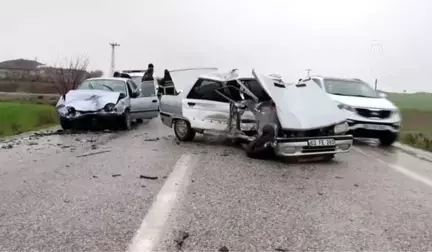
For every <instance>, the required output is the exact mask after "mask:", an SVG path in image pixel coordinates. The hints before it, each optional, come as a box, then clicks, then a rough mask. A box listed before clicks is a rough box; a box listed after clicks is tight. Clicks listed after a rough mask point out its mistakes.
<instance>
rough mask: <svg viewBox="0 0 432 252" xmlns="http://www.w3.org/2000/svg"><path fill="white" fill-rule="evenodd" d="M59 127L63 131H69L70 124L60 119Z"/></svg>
mask: <svg viewBox="0 0 432 252" xmlns="http://www.w3.org/2000/svg"><path fill="white" fill-rule="evenodd" d="M60 126H61V127H62V129H63V130H68V129H71V123H70V122H69V121H68V120H67V119H63V118H60Z"/></svg>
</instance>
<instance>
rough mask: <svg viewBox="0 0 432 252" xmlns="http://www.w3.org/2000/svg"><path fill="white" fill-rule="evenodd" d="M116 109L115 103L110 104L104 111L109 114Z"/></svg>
mask: <svg viewBox="0 0 432 252" xmlns="http://www.w3.org/2000/svg"><path fill="white" fill-rule="evenodd" d="M114 108H115V104H114V103H108V104H107V105H105V107H104V110H105V111H107V112H111V111H113V110H114Z"/></svg>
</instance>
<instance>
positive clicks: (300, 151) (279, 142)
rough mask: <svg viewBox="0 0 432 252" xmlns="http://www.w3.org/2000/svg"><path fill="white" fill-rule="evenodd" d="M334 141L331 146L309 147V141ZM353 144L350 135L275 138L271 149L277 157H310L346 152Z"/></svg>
mask: <svg viewBox="0 0 432 252" xmlns="http://www.w3.org/2000/svg"><path fill="white" fill-rule="evenodd" d="M319 139H334V141H335V145H332V146H319V147H317V146H310V145H309V140H319ZM352 144H353V136H352V135H342V136H328V137H307V138H306V137H305V138H277V139H276V141H275V143H274V144H273V148H274V150H275V153H276V155H277V156H283V157H291V156H311V155H327V154H337V153H344V152H348V151H349V150H350V149H351V146H352Z"/></svg>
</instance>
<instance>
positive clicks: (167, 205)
mask: <svg viewBox="0 0 432 252" xmlns="http://www.w3.org/2000/svg"><path fill="white" fill-rule="evenodd" d="M191 161H192V157H191V156H190V155H188V154H184V155H182V156H181V157H180V158H179V160H178V161H177V163H176V165H175V166H174V169H173V171H172V172H171V174H170V175H169V177H168V178H167V180H166V182H165V184H164V185H163V186H162V189H161V190H160V191H159V193H158V195H157V196H156V199H155V201H154V202H153V204H152V206H151V207H150V209H149V211H148V213H147V215H146V216H145V218H144V220H143V221H142V223H141V225H140V227H139V229H138V231H137V233H136V234H135V237H134V238H133V240H132V243H131V244H130V246H129V248H128V251H129V252H147V251H152V250H153V249H154V248H155V246H156V245H157V244H158V241H159V238H160V236H161V235H162V233H163V231H164V226H165V223H166V222H167V220H168V217H169V215H170V212H171V210H172V209H173V208H174V206H175V204H176V203H177V202H179V200H178V199H179V198H180V196H181V193H182V192H183V191H184V189H185V188H186V186H187V184H188V182H189V180H188V179H187V178H188V176H189V175H190V172H191V168H192V167H193V165H194V164H195V163H194V162H191Z"/></svg>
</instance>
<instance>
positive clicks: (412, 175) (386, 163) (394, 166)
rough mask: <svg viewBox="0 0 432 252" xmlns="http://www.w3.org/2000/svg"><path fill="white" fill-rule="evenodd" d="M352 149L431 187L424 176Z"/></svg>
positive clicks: (357, 149)
mask: <svg viewBox="0 0 432 252" xmlns="http://www.w3.org/2000/svg"><path fill="white" fill-rule="evenodd" d="M352 148H353V149H354V150H355V151H357V152H359V153H361V154H363V155H365V156H366V157H369V158H373V159H375V160H377V161H378V162H380V163H382V164H384V165H386V166H388V167H390V168H392V169H393V170H395V171H397V172H400V173H402V174H404V175H406V176H408V177H410V178H412V179H415V180H417V181H420V182H422V183H423V184H425V185H427V186H430V187H432V180H430V179H428V178H426V177H424V176H422V175H420V174H418V173H416V172H413V171H411V170H409V169H407V168H405V167H403V166H400V165H396V164H390V163H388V162H386V161H384V160H382V159H380V158H378V157H376V156H374V155H371V154H368V153H366V152H365V151H363V150H361V149H360V148H358V147H352Z"/></svg>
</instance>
